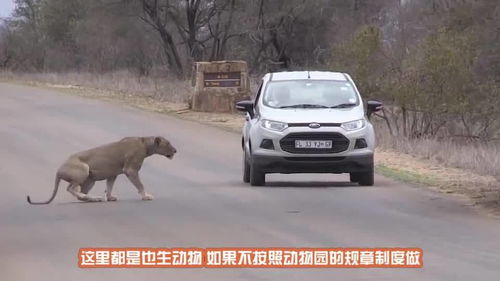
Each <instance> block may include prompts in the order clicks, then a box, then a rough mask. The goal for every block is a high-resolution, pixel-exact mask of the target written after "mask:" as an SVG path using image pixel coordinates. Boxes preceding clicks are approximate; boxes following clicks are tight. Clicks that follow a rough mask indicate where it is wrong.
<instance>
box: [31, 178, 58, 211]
mask: <svg viewBox="0 0 500 281" xmlns="http://www.w3.org/2000/svg"><path fill="white" fill-rule="evenodd" d="M60 181H61V178H60V177H59V175H56V181H55V183H54V191H53V192H52V196H51V197H50V199H49V200H47V201H45V202H31V199H30V196H29V195H28V196H27V198H26V199H27V200H28V203H30V204H31V205H43V204H49V203H50V202H52V200H54V198H55V197H56V194H57V190H58V189H59V182H60Z"/></svg>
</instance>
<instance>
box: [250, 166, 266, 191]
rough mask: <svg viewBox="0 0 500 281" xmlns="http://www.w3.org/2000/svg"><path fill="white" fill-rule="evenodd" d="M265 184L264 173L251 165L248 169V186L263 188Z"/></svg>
mask: <svg viewBox="0 0 500 281" xmlns="http://www.w3.org/2000/svg"><path fill="white" fill-rule="evenodd" d="M265 184H266V173H264V172H263V171H262V170H260V169H259V167H257V165H255V164H253V163H252V165H251V167H250V185H252V186H263V185H265Z"/></svg>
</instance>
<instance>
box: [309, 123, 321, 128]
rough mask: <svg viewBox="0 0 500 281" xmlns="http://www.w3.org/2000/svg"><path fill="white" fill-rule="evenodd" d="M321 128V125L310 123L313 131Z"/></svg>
mask: <svg viewBox="0 0 500 281" xmlns="http://www.w3.org/2000/svg"><path fill="white" fill-rule="evenodd" d="M319 127H321V125H320V124H319V123H310V124H309V128H311V129H317V128H319Z"/></svg>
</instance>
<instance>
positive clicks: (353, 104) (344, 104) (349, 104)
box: [330, 103, 356, 108]
mask: <svg viewBox="0 0 500 281" xmlns="http://www.w3.org/2000/svg"><path fill="white" fill-rule="evenodd" d="M353 106H356V104H355V103H341V104H337V105H334V106H330V108H346V107H353Z"/></svg>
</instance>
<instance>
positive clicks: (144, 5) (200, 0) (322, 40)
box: [0, 0, 500, 201]
mask: <svg viewBox="0 0 500 281" xmlns="http://www.w3.org/2000/svg"><path fill="white" fill-rule="evenodd" d="M15 2H16V9H15V11H14V13H13V14H12V16H11V17H10V18H6V19H3V20H2V21H0V71H1V72H2V74H1V76H2V79H8V80H17V81H23V82H26V83H28V82H29V83H33V82H37V83H42V84H50V85H52V86H54V85H55V86H59V87H60V88H62V87H70V86H68V85H71V87H72V88H73V89H72V91H73V92H75V91H79V93H80V94H82V93H86V94H85V95H88V96H100V97H104V96H106V95H108V96H113V97H114V98H118V99H126V100H128V101H131V102H132V103H136V104H146V105H147V106H149V107H150V108H153V109H154V110H155V111H164V112H180V114H179V115H183V116H188V117H189V116H191V117H189V118H193V119H195V118H197V117H199V118H204V119H207V118H208V119H207V120H211V121H210V122H212V121H213V122H212V123H220V124H226V125H227V124H229V125H227V126H226V127H232V126H238V125H239V124H240V123H238V122H240V121H238V120H240V119H238V118H239V117H231V116H229V115H224V114H223V115H220V116H216V115H210V114H203V113H186V111H185V109H186V108H187V101H188V99H189V97H190V95H191V90H192V88H191V81H190V71H191V66H192V63H193V62H194V61H202V60H226V59H227V60H229V59H239V60H245V61H247V62H248V64H249V68H250V71H251V75H252V77H253V79H255V81H257V79H258V78H259V77H260V75H262V74H263V73H265V72H270V71H280V70H295V69H297V70H299V69H301V70H302V69H311V70H335V71H345V72H348V73H350V74H351V75H352V76H353V78H354V79H355V81H357V83H358V86H359V88H360V91H361V92H362V94H363V96H364V97H365V98H367V99H378V100H381V101H382V102H384V104H385V109H384V111H383V112H382V113H380V114H378V116H375V117H373V121H374V123H375V124H376V126H377V135H378V146H379V150H381V151H384V152H385V153H386V154H385V155H386V156H388V157H390V155H392V156H394V155H398V153H403V154H405V155H410V156H411V157H413V158H405V159H406V160H408V161H410V159H416V160H419V161H424V163H427V162H425V161H429V162H428V163H433V164H432V165H434V164H438V165H441V166H444V167H449V168H458V169H463V170H467V171H470V172H472V173H474V174H477V175H479V176H484V177H489V178H488V180H484V178H483V179H482V180H477V181H475V182H476V183H477V184H478V185H480V186H481V188H485V190H488V192H492V191H496V192H497V194H498V193H499V192H498V189H500V187H499V184H498V181H500V169H498V167H499V165H500V2H499V1H497V0H474V1H473V0H430V1H417V0H380V1H371V0H318V1H301V0H255V1H243V0H185V1H169V0H128V1H125V0H123V1H120V0H119V1H115V0H16V1H15ZM65 85H66V86H65ZM89 89H90V90H94V91H93V94H89V92H92V91H89ZM96 93H98V94H96ZM139 101H141V102H139ZM155 103H157V104H156V105H154V104H155ZM207 116H210V117H207ZM387 153H388V154H387ZM390 153H395V154H390ZM395 157H397V156H395ZM403 158H404V157H403ZM384 161H386V162H381V163H379V164H380V165H379V171H382V172H383V173H384V174H391V173H392V174H395V173H396V174H399V172H400V171H396V170H395V169H396V168H397V167H396V166H395V165H398V164H394V162H391V163H392V164H391V163H389V162H387V161H388V160H384ZM399 164H401V163H399ZM391 165H392V166H391ZM429 165H431V164H429ZM401 169H403V168H401ZM403 170H404V169H403ZM395 171H396V172H395ZM417 172H418V171H409V172H408V173H407V174H406V175H405V176H402V177H406V178H407V180H408V178H413V181H417V182H420V181H421V180H422V179H423V183H425V184H430V182H434V183H435V182H441V180H439V178H440V177H438V180H437V181H436V179H435V175H429V174H425V175H422V173H421V174H420V175H419V174H415V173H417ZM438 173H446V172H445V171H441V170H439V171H438ZM453 175H455V174H453ZM415 178H417V180H416V179H415ZM441 179H442V178H441ZM492 179H493V180H492ZM493 181H496V182H493ZM450 182H451V181H450ZM463 182H467V180H466V179H463ZM479 182H481V184H479ZM486 182H487V183H486ZM469 184H472V185H474V184H475V183H469ZM438 185H439V184H438ZM478 188H480V187H478ZM495 188H496V189H495ZM488 198H490V197H488ZM490 199H491V198H490ZM490 201H491V200H490Z"/></svg>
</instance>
